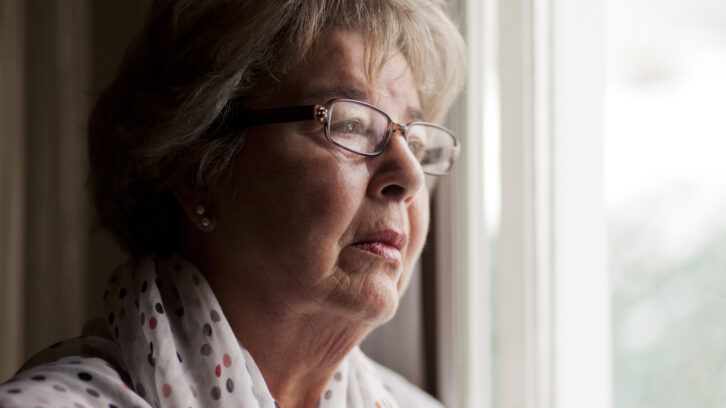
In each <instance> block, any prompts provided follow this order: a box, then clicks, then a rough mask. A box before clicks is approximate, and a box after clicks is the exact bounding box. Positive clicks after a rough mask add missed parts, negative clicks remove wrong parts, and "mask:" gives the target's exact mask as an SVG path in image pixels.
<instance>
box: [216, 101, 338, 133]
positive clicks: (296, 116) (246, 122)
mask: <svg viewBox="0 0 726 408" xmlns="http://www.w3.org/2000/svg"><path fill="white" fill-rule="evenodd" d="M325 118H327V109H326V108H325V107H323V106H321V105H305V106H294V107H286V108H275V109H258V110H250V109H247V108H244V107H242V106H237V105H236V104H234V103H233V104H232V105H231V108H230V111H229V116H228V117H227V120H226V122H227V124H228V125H231V126H233V127H245V126H253V125H268V124H271V123H285V122H296V121H299V120H310V119H316V120H319V121H321V122H323V121H324V120H325Z"/></svg>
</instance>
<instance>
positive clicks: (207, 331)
mask: <svg viewBox="0 0 726 408" xmlns="http://www.w3.org/2000/svg"><path fill="white" fill-rule="evenodd" d="M202 334H204V335H205V336H207V337H208V336H211V335H212V326H210V325H209V323H204V326H203V327H202Z"/></svg>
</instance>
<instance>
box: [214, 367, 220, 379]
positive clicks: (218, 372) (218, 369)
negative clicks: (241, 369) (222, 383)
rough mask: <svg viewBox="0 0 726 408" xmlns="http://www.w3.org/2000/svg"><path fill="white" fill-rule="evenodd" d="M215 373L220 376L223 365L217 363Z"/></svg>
mask: <svg viewBox="0 0 726 408" xmlns="http://www.w3.org/2000/svg"><path fill="white" fill-rule="evenodd" d="M214 374H215V375H216V376H217V377H219V376H221V375H222V366H221V365H219V364H217V367H216V368H215V369H214Z"/></svg>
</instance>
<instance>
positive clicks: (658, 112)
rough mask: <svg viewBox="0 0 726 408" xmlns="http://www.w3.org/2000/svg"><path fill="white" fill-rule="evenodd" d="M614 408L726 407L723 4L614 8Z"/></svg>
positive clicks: (699, 1) (615, 0)
mask: <svg viewBox="0 0 726 408" xmlns="http://www.w3.org/2000/svg"><path fill="white" fill-rule="evenodd" d="M607 4H608V18H609V20H608V44H607V45H608V61H609V67H608V70H609V78H608V84H607V86H608V88H607V100H606V118H605V127H606V133H605V144H606V145H605V152H606V157H605V171H606V187H607V192H606V199H607V206H608V216H609V232H610V237H609V239H610V268H611V273H612V291H613V292H612V301H613V347H614V350H613V351H614V352H613V356H614V362H613V370H614V393H615V395H614V402H615V403H614V406H615V407H616V408H630V407H633V408H636V407H637V408H655V407H658V408H668V407H674V408H675V407H679V408H680V407H699V408H716V407H719V408H720V407H723V406H724V404H726V387H724V384H726V352H724V351H725V350H726V157H725V156H724V154H725V153H726V121H724V118H725V117H726V115H725V113H726V102H724V101H723V98H724V97H725V96H726V1H723V0H689V1H686V0H608V1H607Z"/></svg>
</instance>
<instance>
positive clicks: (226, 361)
mask: <svg viewBox="0 0 726 408" xmlns="http://www.w3.org/2000/svg"><path fill="white" fill-rule="evenodd" d="M222 362H223V363H224V366H225V367H229V366H231V365H232V358H231V357H230V356H229V354H225V355H224V357H222Z"/></svg>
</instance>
